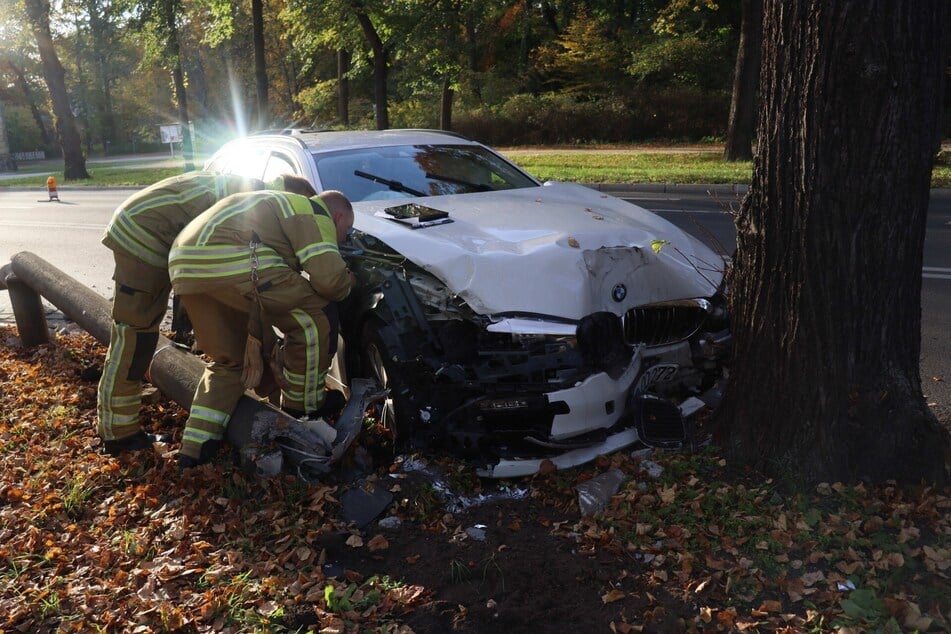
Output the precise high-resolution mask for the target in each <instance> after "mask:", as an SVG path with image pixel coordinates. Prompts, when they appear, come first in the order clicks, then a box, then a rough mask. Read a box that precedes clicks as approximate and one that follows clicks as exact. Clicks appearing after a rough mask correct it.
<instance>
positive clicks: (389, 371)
mask: <svg viewBox="0 0 951 634" xmlns="http://www.w3.org/2000/svg"><path fill="white" fill-rule="evenodd" d="M384 327H385V326H384V324H383V322H382V321H380V320H379V319H370V320H369V321H367V323H366V324H364V326H363V331H362V335H361V337H360V345H361V355H360V356H361V365H362V370H363V375H364V376H365V377H366V378H368V379H371V380H374V381H376V382H377V383H378V384H379V385H380V386H381V387H383V388H385V389H387V390H389V395H388V396H387V398H386V400H385V401H383V404H382V405H381V406H380V412H379V415H380V422H381V423H383V425H384V426H385V427H386V428H387V429H389V430H390V431H391V432H392V434H393V438H394V441H395V442H396V444H397V445H401V444H405V443H406V442H407V441H408V440H409V435H410V430H411V428H412V419H411V417H410V416H409V411H410V409H409V406H408V403H407V398H406V395H405V393H406V386H405V385H404V384H403V382H402V381H400V380H399V378H398V376H399V373H398V372H397V371H396V364H395V362H394V361H393V358H394V356H395V351H394V350H392V349H391V348H390V346H388V345H387V344H386V341H385V340H384V338H383V337H382V336H381V335H380V330H381V329H382V328H384Z"/></svg>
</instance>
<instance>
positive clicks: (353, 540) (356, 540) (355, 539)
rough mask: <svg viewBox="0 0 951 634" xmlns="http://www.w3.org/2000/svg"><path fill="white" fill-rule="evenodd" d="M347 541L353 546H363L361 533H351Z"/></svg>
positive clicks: (348, 544)
mask: <svg viewBox="0 0 951 634" xmlns="http://www.w3.org/2000/svg"><path fill="white" fill-rule="evenodd" d="M345 543H346V544H347V546H350V547H351V548H360V547H362V546H363V538H362V537H360V536H359V535H351V536H350V537H348V538H347V541H346V542H345Z"/></svg>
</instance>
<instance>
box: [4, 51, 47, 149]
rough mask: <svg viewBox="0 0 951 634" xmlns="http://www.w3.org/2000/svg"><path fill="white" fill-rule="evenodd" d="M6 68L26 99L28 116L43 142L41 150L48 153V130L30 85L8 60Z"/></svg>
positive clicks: (18, 68) (20, 70) (24, 76)
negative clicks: (28, 108)
mask: <svg viewBox="0 0 951 634" xmlns="http://www.w3.org/2000/svg"><path fill="white" fill-rule="evenodd" d="M7 66H9V67H10V70H11V71H12V72H13V74H14V75H15V76H16V78H17V85H18V86H20V90H21V91H23V97H24V98H25V99H26V101H27V103H28V104H30V116H32V117H33V122H34V123H35V124H36V127H37V128H38V129H39V131H40V139H41V140H42V141H43V149H44V150H46V151H47V152H49V151H50V149H51V148H52V147H53V142H52V140H51V139H50V133H49V130H47V129H46V122H45V121H43V113H42V112H40V108H39V106H37V105H36V99H34V98H33V91H32V90H31V89H30V84H29V82H27V80H26V75H25V74H24V73H23V69H21V68H20V67H19V66H17V65H16V64H14V63H13V62H11V61H10V60H7Z"/></svg>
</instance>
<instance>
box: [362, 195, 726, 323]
mask: <svg viewBox="0 0 951 634" xmlns="http://www.w3.org/2000/svg"><path fill="white" fill-rule="evenodd" d="M407 202H413V203H417V204H419V205H423V206H427V207H431V208H434V209H438V210H441V211H445V212H448V213H449V218H450V219H451V220H452V222H449V223H446V224H439V225H433V226H427V227H423V228H418V229H411V228H409V227H407V226H405V225H403V224H400V223H399V222H396V221H393V220H390V219H388V218H385V217H381V216H380V213H381V212H385V210H386V209H387V208H391V207H395V206H398V205H401V204H405V203H407ZM354 210H355V212H356V214H355V215H356V218H355V221H354V226H355V227H356V228H357V229H358V230H360V231H363V232H365V233H368V234H371V235H373V236H375V237H376V238H378V239H379V240H382V241H383V242H384V243H386V244H387V245H389V246H390V247H391V248H393V249H395V250H396V251H398V252H399V253H401V254H402V255H404V256H405V257H406V258H407V259H409V260H410V261H412V262H413V263H414V264H416V265H417V266H419V267H421V268H422V269H424V270H426V271H429V272H430V273H432V274H433V275H435V276H436V277H437V278H439V279H440V280H442V281H443V282H444V283H445V284H446V286H447V287H448V288H449V289H450V290H451V291H452V292H454V293H456V294H457V295H459V296H460V297H461V298H462V299H464V300H465V301H466V302H467V303H468V304H469V306H470V307H471V308H472V309H473V310H474V311H476V312H477V313H480V314H484V315H497V314H500V313H527V314H535V315H539V316H548V317H555V318H561V319H571V320H577V319H581V318H582V317H584V316H586V315H588V314H591V313H593V312H596V311H609V312H613V313H615V314H619V315H620V314H622V313H623V312H624V311H626V310H627V309H629V308H631V307H633V306H640V305H644V304H649V303H653V302H660V301H666V300H675V299H686V298H697V297H709V296H711V295H712V294H713V293H714V291H715V290H716V287H717V285H718V284H719V283H720V280H721V278H722V269H723V260H722V258H720V257H719V256H717V255H716V254H715V253H713V251H711V250H710V249H709V248H707V247H706V246H705V245H704V244H702V243H701V242H699V241H698V240H696V239H695V238H693V237H692V236H690V235H689V234H687V233H685V232H684V231H682V230H680V229H678V228H677V227H676V226H674V225H673V224H671V223H670V222H668V221H666V220H664V219H663V218H661V217H660V216H657V215H655V214H653V213H651V212H649V211H647V210H645V209H643V208H641V207H638V206H636V205H632V204H630V203H627V202H625V201H623V200H621V199H619V198H615V197H613V196H608V195H605V194H601V193H599V192H597V191H594V190H592V189H590V188H588V187H584V186H581V185H574V184H565V183H546V184H545V185H544V186H542V187H531V188H525V189H517V190H509V191H496V192H484V193H475V194H462V195H455V196H438V197H429V198H412V199H397V200H388V201H373V202H358V203H354ZM621 287H623V290H618V289H620V288H621Z"/></svg>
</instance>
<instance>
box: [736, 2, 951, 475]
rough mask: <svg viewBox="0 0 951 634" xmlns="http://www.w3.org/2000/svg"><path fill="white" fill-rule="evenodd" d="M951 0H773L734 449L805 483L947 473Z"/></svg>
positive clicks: (744, 220)
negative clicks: (938, 224)
mask: <svg viewBox="0 0 951 634" xmlns="http://www.w3.org/2000/svg"><path fill="white" fill-rule="evenodd" d="M948 8H949V5H948V3H947V2H944V1H943V0H874V1H870V0H835V1H832V0H768V1H767V2H766V3H765V9H764V31H763V33H764V36H763V45H764V49H763V54H764V57H763V67H762V73H763V76H762V80H761V84H760V93H761V102H762V106H761V111H760V122H759V128H758V139H759V143H758V148H757V153H756V159H755V163H754V173H753V181H752V186H751V188H750V191H749V194H748V195H747V197H746V198H745V199H744V201H743V204H742V206H741V209H740V214H739V217H738V218H737V232H738V237H737V243H738V247H737V252H736V257H735V258H734V267H735V268H734V271H733V273H732V276H731V291H732V304H733V319H734V337H735V346H736V350H735V352H736V362H735V363H734V369H733V373H732V376H731V381H730V385H729V387H728V389H727V391H726V394H725V395H724V402H723V406H722V408H721V409H720V410H719V412H718V420H719V422H720V424H721V433H720V442H721V444H722V445H723V446H724V447H725V448H726V449H727V451H728V452H729V454H731V455H732V456H733V457H734V458H735V459H738V460H741V461H743V462H746V463H751V464H753V465H754V466H755V467H758V468H761V469H763V470H765V471H766V472H768V473H771V474H773V475H775V476H777V477H779V478H788V479H789V480H791V481H793V482H796V483H812V482H818V481H828V482H834V481H856V480H859V479H868V480H872V481H883V480H887V479H896V480H899V481H902V482H918V481H920V480H921V479H925V480H928V481H932V482H939V483H940V482H944V481H946V479H947V472H946V462H945V461H946V459H947V456H948V436H947V432H945V431H944V430H943V428H942V427H940V426H939V425H938V423H937V422H936V420H935V418H934V416H933V414H932V412H931V411H930V410H929V408H928V407H927V405H926V403H925V400H924V398H923V396H922V393H921V378H920V376H919V353H920V348H921V266H922V257H923V255H922V251H923V245H924V237H925V224H926V214H927V205H928V195H929V183H930V174H931V168H932V165H933V160H934V155H935V152H936V150H937V148H938V140H939V136H938V133H939V126H938V122H939V109H940V105H941V99H942V95H943V94H944V93H943V91H944V81H945V67H946V65H947V59H948V49H947V39H948V38H947V36H948V31H947V26H948V17H949V15H948Z"/></svg>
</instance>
